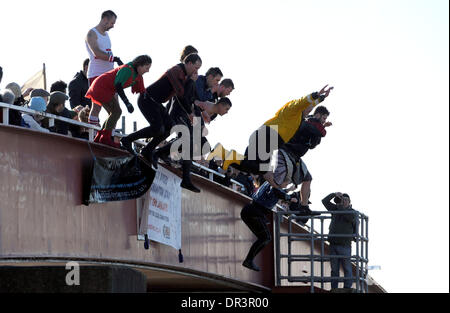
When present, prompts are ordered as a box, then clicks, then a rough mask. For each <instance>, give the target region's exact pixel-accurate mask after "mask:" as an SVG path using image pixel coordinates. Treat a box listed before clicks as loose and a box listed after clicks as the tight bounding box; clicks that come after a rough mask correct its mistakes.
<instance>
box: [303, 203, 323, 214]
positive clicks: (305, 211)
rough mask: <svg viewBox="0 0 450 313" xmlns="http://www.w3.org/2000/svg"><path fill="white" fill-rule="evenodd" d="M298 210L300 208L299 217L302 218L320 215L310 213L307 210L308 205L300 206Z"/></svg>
mask: <svg viewBox="0 0 450 313" xmlns="http://www.w3.org/2000/svg"><path fill="white" fill-rule="evenodd" d="M299 208H300V211H299V215H302V216H317V215H320V213H318V212H314V211H311V210H310V209H309V205H300V206H299Z"/></svg>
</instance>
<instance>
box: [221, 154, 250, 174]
mask: <svg viewBox="0 0 450 313" xmlns="http://www.w3.org/2000/svg"><path fill="white" fill-rule="evenodd" d="M244 159H245V156H243V155H242V154H239V153H237V152H236V151H235V150H231V151H230V152H228V154H227V155H226V157H225V159H224V161H223V165H222V168H223V169H224V170H225V171H226V170H228V167H229V166H230V165H231V164H237V165H239V164H241V162H242V160H244Z"/></svg>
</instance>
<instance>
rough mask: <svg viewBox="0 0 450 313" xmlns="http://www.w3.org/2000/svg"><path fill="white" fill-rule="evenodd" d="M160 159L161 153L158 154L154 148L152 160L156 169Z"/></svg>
mask: <svg viewBox="0 0 450 313" xmlns="http://www.w3.org/2000/svg"><path fill="white" fill-rule="evenodd" d="M158 159H159V155H158V151H157V150H153V151H152V154H151V160H150V161H151V162H152V166H153V169H154V170H157V169H158Z"/></svg>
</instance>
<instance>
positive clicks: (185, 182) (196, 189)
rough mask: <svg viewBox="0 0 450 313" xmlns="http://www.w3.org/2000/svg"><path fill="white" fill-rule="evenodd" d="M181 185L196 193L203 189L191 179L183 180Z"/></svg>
mask: <svg viewBox="0 0 450 313" xmlns="http://www.w3.org/2000/svg"><path fill="white" fill-rule="evenodd" d="M180 186H181V187H182V188H184V189H188V190H190V191H192V192H195V193H200V191H201V190H200V189H198V188H197V187H195V186H194V184H192V183H191V182H190V181H185V180H182V181H181V184H180Z"/></svg>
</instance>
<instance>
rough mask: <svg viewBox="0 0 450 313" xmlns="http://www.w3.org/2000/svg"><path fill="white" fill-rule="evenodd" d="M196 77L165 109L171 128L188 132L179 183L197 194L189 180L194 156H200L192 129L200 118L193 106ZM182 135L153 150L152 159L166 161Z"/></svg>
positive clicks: (193, 76)
mask: <svg viewBox="0 0 450 313" xmlns="http://www.w3.org/2000/svg"><path fill="white" fill-rule="evenodd" d="M197 77H198V75H197V74H196V73H194V74H193V75H191V76H190V77H189V78H188V79H187V80H186V83H185V85H184V90H185V92H184V95H183V97H182V98H179V97H173V98H172V99H171V101H170V105H168V106H167V108H168V112H169V117H170V119H171V121H172V122H173V126H184V127H186V128H187V129H188V131H189V154H188V155H186V154H185V157H184V158H182V163H181V164H182V169H183V179H182V181H181V186H182V187H183V188H186V189H189V190H191V191H193V192H196V193H199V192H200V189H198V188H197V187H196V186H195V185H194V184H193V183H192V181H191V179H190V173H191V171H192V160H193V159H194V157H195V156H199V155H200V154H201V152H200V151H199V149H198V148H200V147H198V148H196V147H195V143H194V127H193V126H194V117H197V118H199V116H200V112H199V111H198V109H197V108H196V106H195V104H194V101H195V99H196V90H195V81H196V79H197ZM197 121H198V120H197ZM200 127H201V126H200ZM182 135H183V134H182V133H178V134H177V138H176V139H175V140H173V141H170V142H169V143H167V144H165V145H164V146H162V147H161V148H158V149H155V151H154V155H153V158H154V159H158V158H162V159H167V158H168V157H169V155H170V151H171V149H172V145H173V144H176V143H177V142H178V141H179V140H180V139H183V137H182ZM194 151H195V152H194ZM178 153H179V154H182V153H183V151H182V146H181V145H180V146H178Z"/></svg>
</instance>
